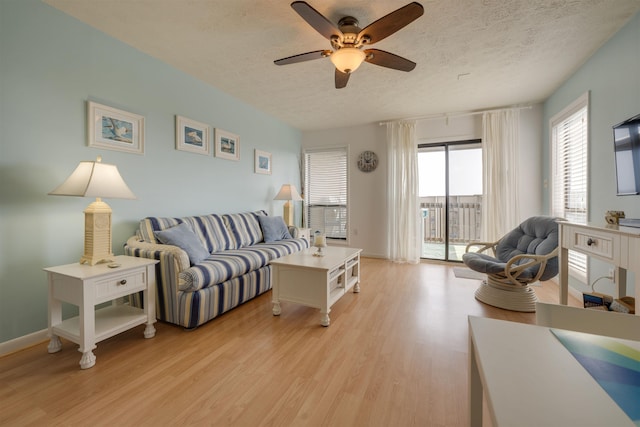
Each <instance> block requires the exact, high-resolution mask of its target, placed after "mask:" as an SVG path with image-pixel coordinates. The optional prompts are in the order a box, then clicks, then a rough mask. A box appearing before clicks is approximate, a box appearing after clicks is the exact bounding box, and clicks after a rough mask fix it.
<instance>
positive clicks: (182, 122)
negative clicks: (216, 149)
mask: <svg viewBox="0 0 640 427" xmlns="http://www.w3.org/2000/svg"><path fill="white" fill-rule="evenodd" d="M209 134H210V127H209V125H206V124H204V123H200V122H196V121H195V120H191V119H187V118H186V117H182V116H176V150H180V151H189V152H191V153H197V154H204V155H206V156H210V155H211V139H210V137H209Z"/></svg>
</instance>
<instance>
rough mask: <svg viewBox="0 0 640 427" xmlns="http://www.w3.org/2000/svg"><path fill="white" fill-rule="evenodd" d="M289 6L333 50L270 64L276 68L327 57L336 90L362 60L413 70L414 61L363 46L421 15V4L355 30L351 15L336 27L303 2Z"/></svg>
mask: <svg viewBox="0 0 640 427" xmlns="http://www.w3.org/2000/svg"><path fill="white" fill-rule="evenodd" d="M291 7H292V8H293V10H295V11H296V12H297V13H298V15H300V16H301V17H302V19H304V20H305V21H307V23H308V24H309V25H311V26H312V27H313V28H314V29H315V30H316V31H317V32H319V33H320V34H322V35H323V36H324V37H325V38H327V39H328V40H329V41H330V42H331V47H332V48H333V50H328V49H327V50H315V51H313V52H307V53H301V54H299V55H294V56H289V57H287V58H282V59H278V60H276V61H273V62H274V63H275V64H276V65H287V64H295V63H297V62H304V61H311V60H313V59H320V58H327V57H328V58H329V59H330V60H331V62H333V65H335V67H336V72H335V81H336V89H341V88H343V87H345V86H347V82H348V81H349V76H350V75H351V73H352V72H354V71H355V70H356V69H357V68H358V67H359V66H360V64H362V62H363V61H366V62H368V63H370V64H375V65H379V66H381V67H387V68H392V69H394V70H400V71H411V70H413V69H414V68H415V67H416V63H415V62H412V61H409V60H408V59H405V58H402V57H400V56H398V55H394V54H393V53H389V52H385V51H384V50H379V49H364V50H363V47H364V46H368V45H370V44H373V43H377V42H379V41H380V40H382V39H384V38H386V37H388V36H390V35H391V34H393V33H395V32H396V31H398V30H400V29H402V28H404V27H405V26H407V25H409V24H410V23H411V22H413V21H415V20H416V19H418V18H419V17H420V16H422V14H423V13H424V8H423V7H422V5H421V4H420V3H417V2H413V3H409V4H408V5H406V6H403V7H401V8H400V9H398V10H396V11H394V12H391V13H389V14H388V15H385V16H383V17H382V18H380V19H378V20H377V21H375V22H374V23H372V24H370V25H368V26H367V27H365V28H364V29H360V27H358V20H357V19H356V18H354V17H352V16H345V17H344V18H342V19H340V21H338V26H337V27H336V26H335V25H334V24H333V23H332V22H331V21H329V20H328V19H327V18H325V17H324V16H323V15H322V14H321V13H320V12H318V11H317V10H315V9H314V8H313V7H311V6H310V5H309V4H308V3H307V2H304V1H294V2H293V3H291Z"/></svg>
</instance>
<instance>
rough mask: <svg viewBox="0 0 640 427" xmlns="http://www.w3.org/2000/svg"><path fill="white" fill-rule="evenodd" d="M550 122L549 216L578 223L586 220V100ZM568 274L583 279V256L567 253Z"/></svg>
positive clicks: (584, 268) (585, 258)
mask: <svg viewBox="0 0 640 427" xmlns="http://www.w3.org/2000/svg"><path fill="white" fill-rule="evenodd" d="M583 98H584V99H582V98H581V99H580V100H578V102H577V103H574V104H573V105H572V106H570V107H568V108H567V109H566V110H565V111H563V112H561V113H560V114H559V115H558V116H556V117H557V119H556V120H554V119H552V126H551V133H552V144H553V156H552V157H553V159H552V163H553V171H552V173H553V177H552V178H553V187H552V190H553V195H552V213H553V215H555V216H559V217H562V218H565V219H567V220H569V221H571V222H575V223H578V224H586V223H587V219H588V204H587V196H588V180H587V178H588V175H587V165H588V147H589V141H588V139H589V133H588V99H587V98H586V97H583ZM569 271H570V272H572V273H574V275H578V276H579V277H582V278H584V279H586V274H587V256H586V255H583V254H580V253H577V252H573V251H569Z"/></svg>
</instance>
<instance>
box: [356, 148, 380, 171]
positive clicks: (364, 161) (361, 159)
mask: <svg viewBox="0 0 640 427" xmlns="http://www.w3.org/2000/svg"><path fill="white" fill-rule="evenodd" d="M377 167H378V156H377V155H376V153H374V152H373V151H363V152H362V153H360V156H358V169H360V171H362V172H373V171H374V170H376V168H377Z"/></svg>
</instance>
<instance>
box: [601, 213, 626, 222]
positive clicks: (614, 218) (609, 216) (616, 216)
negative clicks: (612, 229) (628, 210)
mask: <svg viewBox="0 0 640 427" xmlns="http://www.w3.org/2000/svg"><path fill="white" fill-rule="evenodd" d="M620 218H624V211H607V213H606V214H605V215H604V219H605V220H606V221H607V224H618V223H619V222H620V221H619V220H620Z"/></svg>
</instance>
